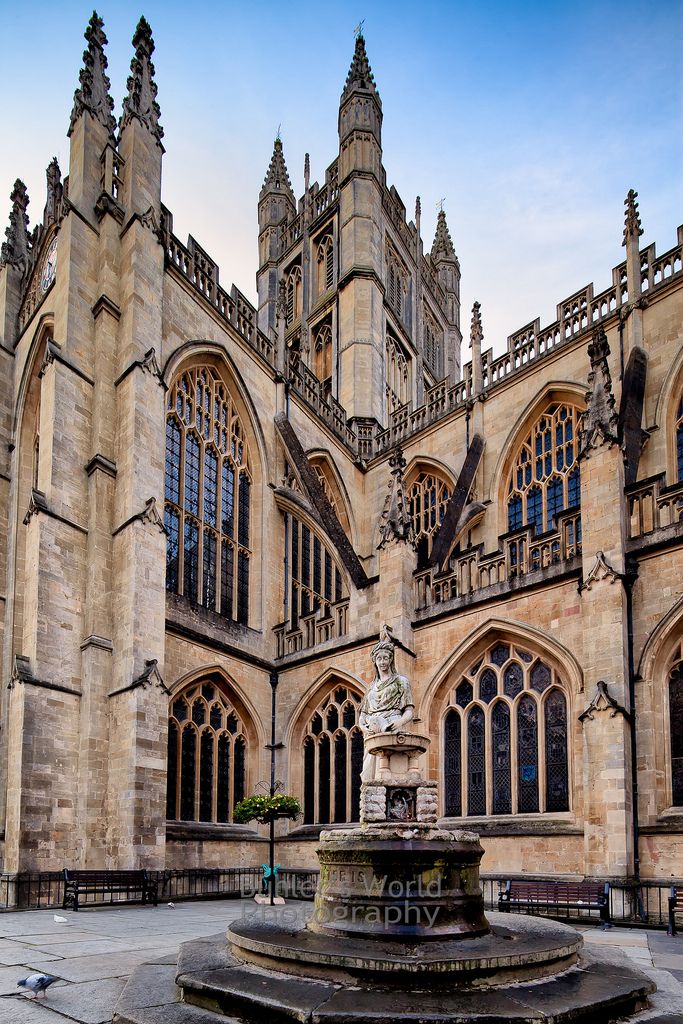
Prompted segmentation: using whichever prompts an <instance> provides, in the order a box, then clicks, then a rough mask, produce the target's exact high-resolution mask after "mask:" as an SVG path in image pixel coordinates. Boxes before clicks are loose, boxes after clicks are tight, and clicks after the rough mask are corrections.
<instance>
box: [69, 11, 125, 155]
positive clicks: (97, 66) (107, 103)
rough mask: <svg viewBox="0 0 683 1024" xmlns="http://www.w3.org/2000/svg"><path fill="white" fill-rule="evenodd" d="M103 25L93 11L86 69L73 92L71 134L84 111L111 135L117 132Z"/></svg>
mask: <svg viewBox="0 0 683 1024" xmlns="http://www.w3.org/2000/svg"><path fill="white" fill-rule="evenodd" d="M103 25H104V22H103V21H102V19H101V18H100V17H98V14H97V11H93V13H92V18H91V19H90V21H89V22H88V27H87V28H86V30H85V38H86V39H87V41H88V47H87V49H86V50H84V51H83V65H84V66H83V67H82V68H81V72H80V75H79V81H80V83H81V84H80V86H79V88H78V89H76V92H75V93H74V105H73V109H72V111H71V122H70V124H69V132H68V134H69V135H71V133H72V131H73V130H74V126H75V124H76V121H77V120H78V118H79V117H80V116H81V114H82V113H83V111H84V110H87V111H88V112H89V113H90V114H92V116H93V117H94V118H96V120H98V121H99V122H100V124H103V125H104V127H105V128H106V129H107V131H108V132H109V134H110V135H113V134H114V132H115V130H116V120H115V118H114V115H113V114H112V110H113V109H114V101H113V99H112V98H111V96H110V95H109V87H110V82H109V79H108V78H107V75H106V70H107V58H106V56H105V54H104V47H105V46H106V43H107V37H106V36H105V34H104V32H103V30H102V27H103Z"/></svg>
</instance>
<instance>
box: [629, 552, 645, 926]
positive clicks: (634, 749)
mask: <svg viewBox="0 0 683 1024" xmlns="http://www.w3.org/2000/svg"><path fill="white" fill-rule="evenodd" d="M637 579H638V566H637V565H636V564H635V563H634V562H632V563H629V562H627V564H626V573H625V575H624V587H625V589H626V629H627V650H628V698H629V710H630V712H631V728H630V736H631V790H632V793H631V804H632V814H633V878H634V881H635V885H636V899H637V901H638V916H639V917H640V919H641V921H647V911H646V910H645V905H644V903H643V895H642V891H641V888H640V825H639V820H638V738H637V735H636V670H635V658H634V652H633V586H634V584H635V582H636V580H637Z"/></svg>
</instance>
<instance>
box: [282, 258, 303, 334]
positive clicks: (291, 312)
mask: <svg viewBox="0 0 683 1024" xmlns="http://www.w3.org/2000/svg"><path fill="white" fill-rule="evenodd" d="M285 297H286V303H287V308H286V314H285V322H286V324H287V327H289V326H290V325H291V324H293V323H294V321H295V320H298V319H299V317H300V316H301V267H300V266H298V264H297V266H295V267H292V269H291V270H290V272H289V275H288V277H287V286H286V291H285Z"/></svg>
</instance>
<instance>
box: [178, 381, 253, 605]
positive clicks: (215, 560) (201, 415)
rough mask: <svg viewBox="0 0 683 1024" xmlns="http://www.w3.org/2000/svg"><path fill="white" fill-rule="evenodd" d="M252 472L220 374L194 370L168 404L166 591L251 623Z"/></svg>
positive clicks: (240, 432)
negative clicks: (249, 558)
mask: <svg viewBox="0 0 683 1024" xmlns="http://www.w3.org/2000/svg"><path fill="white" fill-rule="evenodd" d="M250 472H251V471H250V467H249V455H248V451H247V446H246V442H245V440H244V431H243V427H242V424H241V421H240V418H239V415H238V413H237V411H236V408H235V405H234V403H233V400H232V398H231V396H230V394H229V392H228V390H227V388H226V386H225V383H224V382H223V380H222V378H221V377H220V375H219V373H218V371H217V370H216V369H215V368H213V367H211V366H198V367H195V368H193V369H191V370H187V371H186V372H184V373H183V374H181V375H180V377H178V378H177V379H176V381H175V382H174V384H173V387H172V388H171V390H170V391H169V400H168V416H167V421H166V470H165V499H166V501H165V506H164V524H165V526H166V531H167V535H168V537H167V553H166V588H167V589H168V590H170V591H172V592H173V593H177V594H182V595H183V596H184V597H186V598H187V599H188V600H189V601H191V602H192V603H193V604H202V605H204V606H205V607H206V608H210V609H211V610H212V611H216V612H218V613H219V614H221V615H223V616H225V617H226V618H229V619H233V618H237V620H238V621H239V622H242V623H244V624H246V623H247V622H248V617H249V567H248V556H249V544H250V533H251V476H250ZM181 538H182V543H181ZM235 560H237V571H235Z"/></svg>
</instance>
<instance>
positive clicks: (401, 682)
mask: <svg viewBox="0 0 683 1024" xmlns="http://www.w3.org/2000/svg"><path fill="white" fill-rule="evenodd" d="M395 645H396V642H395V640H394V638H393V636H392V635H391V630H390V629H389V627H388V626H387V625H384V626H382V629H381V631H380V637H379V643H378V644H376V645H375V646H374V647H373V649H372V651H371V655H370V656H371V658H372V660H373V663H374V666H375V678H374V680H373V682H372V685H371V686H370V689H369V690H368V692H367V693H366V694H365V697H364V698H363V700H362V702H361V706H360V719H359V725H360V727H361V729H362V730H363V733H364V734H365V736H371V735H373V734H374V733H378V732H400V731H401V729H402V728H403V727H404V726H406V725H408V723H409V722H412V720H413V711H414V707H415V705H414V703H413V694H412V690H411V688H410V683H409V682H408V680H407V679H406V677H405V676H400V675H399V674H398V672H397V671H396V665H395V663H394V648H395ZM374 774H375V758H374V755H373V754H370V753H367V752H366V754H365V756H364V757H363V771H362V774H361V780H362V781H363V782H370V781H371V780H372V779H373V778H374Z"/></svg>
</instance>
